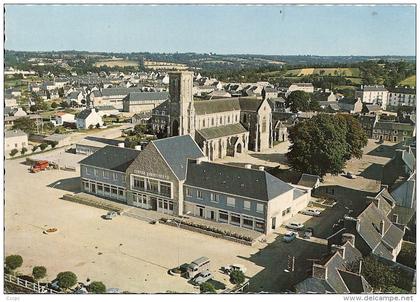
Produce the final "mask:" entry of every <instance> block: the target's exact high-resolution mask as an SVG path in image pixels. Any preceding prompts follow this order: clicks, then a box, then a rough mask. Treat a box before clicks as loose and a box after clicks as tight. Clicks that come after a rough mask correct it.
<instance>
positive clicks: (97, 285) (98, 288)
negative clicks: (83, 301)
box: [87, 281, 106, 294]
mask: <svg viewBox="0 0 420 302" xmlns="http://www.w3.org/2000/svg"><path fill="white" fill-rule="evenodd" d="M87 290H88V291H89V292H90V293H94V294H103V293H105V292H106V287H105V284H103V283H102V282H100V281H92V282H91V283H90V284H89V286H88V288H87Z"/></svg>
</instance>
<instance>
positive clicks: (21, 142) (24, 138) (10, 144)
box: [4, 130, 28, 156]
mask: <svg viewBox="0 0 420 302" xmlns="http://www.w3.org/2000/svg"><path fill="white" fill-rule="evenodd" d="M22 148H28V134H26V133H25V132H23V131H21V130H6V131H4V153H5V154H6V156H8V154H9V153H10V151H12V150H13V149H17V150H19V151H20V150H22Z"/></svg>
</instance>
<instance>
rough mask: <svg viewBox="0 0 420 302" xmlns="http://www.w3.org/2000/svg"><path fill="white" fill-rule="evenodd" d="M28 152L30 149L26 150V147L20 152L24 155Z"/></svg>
mask: <svg viewBox="0 0 420 302" xmlns="http://www.w3.org/2000/svg"><path fill="white" fill-rule="evenodd" d="M26 152H28V149H26V148H25V147H23V148H22V150H20V154H22V155H24V154H25V153H26Z"/></svg>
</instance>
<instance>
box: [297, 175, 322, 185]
mask: <svg viewBox="0 0 420 302" xmlns="http://www.w3.org/2000/svg"><path fill="white" fill-rule="evenodd" d="M319 179H320V178H319V176H318V175H311V174H306V173H303V174H302V176H301V177H300V180H299V182H298V183H297V184H298V185H299V186H304V187H307V188H313V187H315V185H316V183H317V182H318V181H319Z"/></svg>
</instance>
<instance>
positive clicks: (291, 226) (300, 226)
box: [286, 222, 305, 231]
mask: <svg viewBox="0 0 420 302" xmlns="http://www.w3.org/2000/svg"><path fill="white" fill-rule="evenodd" d="M304 227H305V226H304V225H303V223H297V222H290V223H288V224H286V228H288V229H292V230H298V231H299V230H301V229H303V228H304Z"/></svg>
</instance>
